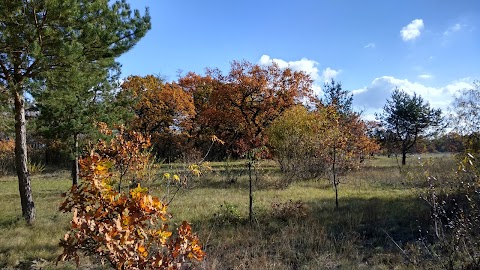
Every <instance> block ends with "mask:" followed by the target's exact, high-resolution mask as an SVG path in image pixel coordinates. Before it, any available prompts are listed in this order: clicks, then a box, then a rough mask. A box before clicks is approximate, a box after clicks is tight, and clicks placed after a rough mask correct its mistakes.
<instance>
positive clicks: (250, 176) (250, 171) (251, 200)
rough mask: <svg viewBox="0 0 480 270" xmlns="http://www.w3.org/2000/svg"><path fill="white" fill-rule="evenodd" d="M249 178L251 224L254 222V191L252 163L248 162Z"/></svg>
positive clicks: (249, 218)
mask: <svg viewBox="0 0 480 270" xmlns="http://www.w3.org/2000/svg"><path fill="white" fill-rule="evenodd" d="M248 177H249V184H250V192H249V201H248V220H249V221H250V223H252V221H253V190H252V162H251V161H249V162H248Z"/></svg>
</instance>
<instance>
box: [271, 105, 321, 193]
mask: <svg viewBox="0 0 480 270" xmlns="http://www.w3.org/2000/svg"><path fill="white" fill-rule="evenodd" d="M317 118H318V117H317V116H316V114H315V113H314V112H312V111H308V109H307V108H305V107H304V106H301V105H297V106H295V107H292V108H290V109H288V110H287V111H285V112H284V113H283V114H282V115H281V116H279V117H278V118H277V119H275V121H273V123H272V124H271V126H270V127H269V128H268V129H267V136H268V138H269V140H268V146H269V148H270V151H271V152H272V153H273V155H274V157H275V158H276V159H277V161H278V163H279V165H280V170H281V171H282V173H284V174H285V175H286V176H287V179H286V180H287V181H286V184H288V183H290V181H291V180H293V179H295V178H300V179H311V178H317V177H319V176H321V175H323V174H324V172H325V170H326V168H327V167H326V166H327V165H326V162H325V160H324V157H323V156H322V155H317V153H320V152H321V147H322V146H321V144H320V143H318V140H317V139H318V137H317V136H316V134H315V132H316V131H318V130H319V125H320V122H319V121H318V119H317Z"/></svg>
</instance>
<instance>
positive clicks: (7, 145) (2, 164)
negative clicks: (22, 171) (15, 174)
mask: <svg viewBox="0 0 480 270" xmlns="http://www.w3.org/2000/svg"><path fill="white" fill-rule="evenodd" d="M14 157H15V141H14V140H11V139H6V140H1V139H0V174H7V173H8V172H9V171H11V170H13V168H14V163H15V162H14Z"/></svg>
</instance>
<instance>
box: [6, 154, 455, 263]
mask: <svg viewBox="0 0 480 270" xmlns="http://www.w3.org/2000/svg"><path fill="white" fill-rule="evenodd" d="M422 159H424V158H423V157H422ZM449 160H450V159H449V158H448V157H443V158H438V161H437V164H438V163H441V162H444V163H443V165H440V166H437V167H432V166H429V168H430V169H431V170H436V171H437V173H445V174H448V173H450V172H449V171H450V168H451V167H452V165H451V164H453V163H452V162H451V161H449ZM242 164H243V163H242V162H236V163H233V164H229V166H230V167H229V168H228V169H226V165H225V163H215V164H213V168H214V171H213V172H212V173H210V174H209V175H207V176H205V177H203V178H201V179H196V180H195V181H194V182H193V183H192V185H191V188H190V189H187V190H181V191H180V192H179V193H178V194H177V196H176V198H175V200H174V201H173V202H172V204H171V205H170V211H171V213H172V214H173V216H174V218H173V220H172V222H173V223H179V222H180V221H181V220H189V221H190V222H192V223H193V227H194V229H195V231H197V232H198V234H199V236H200V238H201V239H202V240H203V243H204V245H205V249H206V252H207V254H208V256H207V259H206V260H205V261H204V262H202V263H201V264H200V265H199V266H200V267H201V268H204V269H411V267H412V266H411V265H409V264H408V263H407V260H405V258H404V256H403V254H402V253H401V252H400V250H399V248H398V247H397V246H396V244H395V242H396V243H397V244H398V245H400V246H402V247H403V246H405V245H406V244H407V243H409V242H411V241H413V240H415V239H416V238H417V237H419V233H418V232H419V229H420V228H421V227H425V226H427V225H428V224H427V221H428V218H429V211H428V208H427V207H426V205H425V204H424V202H422V201H421V200H420V199H419V198H418V190H420V189H421V188H422V185H423V183H424V180H423V172H424V171H425V167H424V168H422V167H421V166H420V165H416V164H410V165H409V166H410V167H408V169H406V170H404V171H403V172H400V170H399V169H398V167H397V165H396V163H395V160H393V159H386V158H378V159H376V160H372V161H368V163H367V164H366V165H365V168H363V169H361V170H359V171H354V172H351V173H350V174H348V175H347V176H345V177H343V181H342V183H341V186H340V207H339V209H335V207H334V205H335V204H334V192H333V190H332V188H331V186H330V185H329V183H328V181H327V180H316V181H301V182H296V183H293V184H292V185H290V186H288V187H286V188H284V187H282V185H279V184H278V183H280V182H281V181H282V179H281V176H280V175H278V173H277V172H276V171H277V170H276V168H275V164H274V163H271V162H269V163H266V164H262V165H261V166H260V167H259V168H260V174H259V179H258V180H257V183H256V184H257V185H256V187H257V188H256V190H255V193H254V209H255V222H254V223H253V224H249V223H248V221H247V219H248V213H247V211H248V190H247V184H248V183H247V180H248V178H247V176H246V174H245V173H246V171H245V170H244V168H243V165H242ZM447 164H450V165H448V166H447ZM425 166H426V165H425ZM172 168H173V167H169V168H164V169H165V170H168V169H172ZM178 168H181V166H180V165H178ZM227 174H228V175H227ZM232 174H233V175H236V180H235V181H230V179H228V178H229V177H230V176H231V175H232ZM227 176H228V177H227ZM68 178H69V176H68V173H67V172H60V173H56V174H42V175H38V176H34V177H33V190H34V199H35V203H36V207H37V222H36V223H35V225H34V226H33V227H28V226H26V225H25V223H24V222H23V220H22V219H21V218H20V213H21V210H20V202H19V196H18V187H17V182H16V179H15V178H13V177H4V178H0V205H1V206H2V210H1V212H0V236H1V237H0V268H2V269H3V268H6V269H9V268H11V269H13V268H22V267H23V268H24V269H30V268H34V267H37V268H38V269H40V268H42V269H70V268H73V266H72V265H71V264H59V265H58V266H55V263H54V261H55V259H56V257H57V256H58V255H59V254H60V249H59V248H58V245H57V244H58V240H59V239H60V238H61V237H62V236H63V234H64V232H65V231H66V229H67V226H68V219H69V216H68V215H63V214H60V213H59V212H58V210H57V209H58V205H59V203H60V201H61V197H60V194H61V192H64V191H66V190H67V189H68V188H69V186H70V180H69V179H68ZM154 192H155V193H156V194H158V195H162V194H163V190H160V189H159V187H157V188H156V189H154ZM289 200H292V201H297V200H300V201H301V203H302V204H303V205H304V206H305V209H306V216H303V215H299V214H298V213H295V210H292V209H290V210H288V211H290V212H291V213H290V212H288V211H287V212H284V214H283V215H282V216H278V215H275V213H274V212H275V211H273V210H272V203H277V204H278V203H280V204H281V203H285V202H288V201H289ZM285 213H286V214H285ZM289 213H290V214H289ZM172 228H173V224H172ZM392 239H393V240H394V241H395V242H394V241H392ZM82 267H83V268H96V266H93V265H92V264H91V263H89V262H88V260H85V261H84V262H83V264H82Z"/></svg>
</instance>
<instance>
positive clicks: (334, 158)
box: [332, 146, 338, 208]
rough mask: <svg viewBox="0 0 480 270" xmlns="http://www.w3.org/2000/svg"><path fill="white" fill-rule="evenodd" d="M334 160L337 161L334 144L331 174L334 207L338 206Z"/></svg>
mask: <svg viewBox="0 0 480 270" xmlns="http://www.w3.org/2000/svg"><path fill="white" fill-rule="evenodd" d="M335 162H337V153H336V148H335V146H334V147H333V163H332V174H333V188H334V189H335V208H338V183H337V172H336V171H335Z"/></svg>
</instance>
